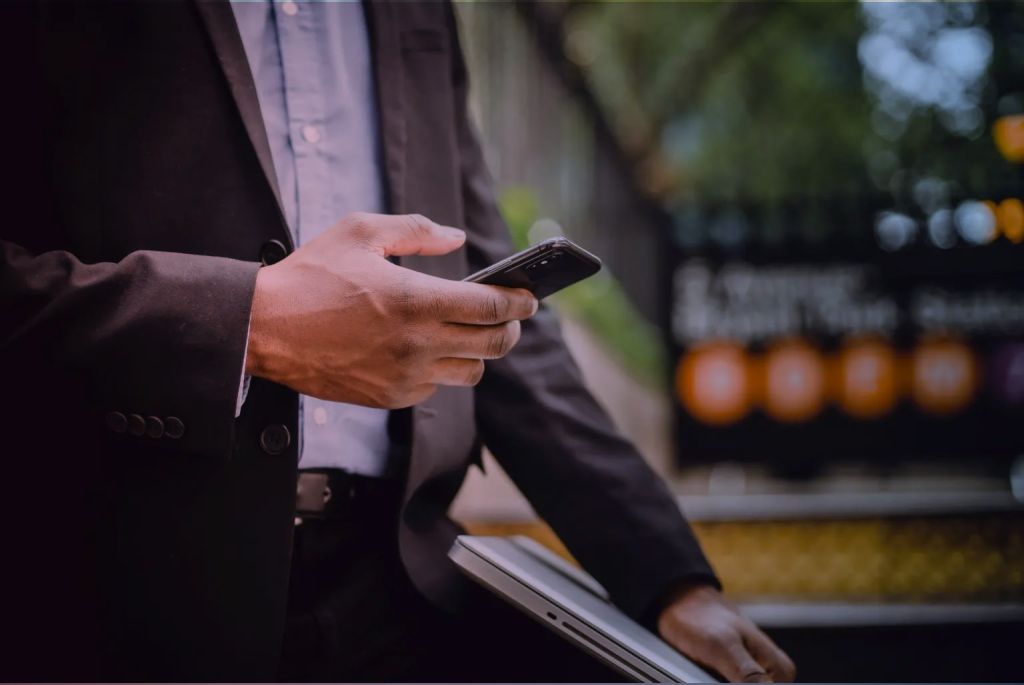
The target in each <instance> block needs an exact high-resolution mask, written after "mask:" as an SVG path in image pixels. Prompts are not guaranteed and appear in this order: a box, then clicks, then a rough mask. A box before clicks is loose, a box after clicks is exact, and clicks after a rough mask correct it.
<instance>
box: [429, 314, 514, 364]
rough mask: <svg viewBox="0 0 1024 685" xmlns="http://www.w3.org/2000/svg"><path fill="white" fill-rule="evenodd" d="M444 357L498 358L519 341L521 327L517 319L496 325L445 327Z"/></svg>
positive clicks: (454, 325)
mask: <svg viewBox="0 0 1024 685" xmlns="http://www.w3.org/2000/svg"><path fill="white" fill-rule="evenodd" d="M445 331H446V340H445V347H444V350H443V352H444V354H443V355H442V356H444V357H458V358H460V359H500V358H502V357H504V356H505V355H506V354H508V353H509V352H510V351H511V350H512V348H513V347H515V345H516V343H517V342H519V336H520V334H521V328H520V325H519V322H518V321H509V322H508V323H503V324H498V325H496V326H461V325H457V324H450V325H448V326H447V327H446V329H445Z"/></svg>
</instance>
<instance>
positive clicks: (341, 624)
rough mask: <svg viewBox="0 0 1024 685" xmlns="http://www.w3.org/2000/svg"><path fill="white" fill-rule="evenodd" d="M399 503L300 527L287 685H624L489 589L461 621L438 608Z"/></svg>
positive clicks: (374, 497) (396, 493)
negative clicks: (403, 543)
mask: <svg viewBox="0 0 1024 685" xmlns="http://www.w3.org/2000/svg"><path fill="white" fill-rule="evenodd" d="M400 495H401V491H400V488H398V487H395V488H387V487H385V488H382V489H381V490H380V491H378V492H374V493H372V494H371V495H364V493H362V492H360V493H358V494H357V495H356V497H355V498H354V499H353V500H352V501H348V502H346V503H345V504H346V506H344V507H341V508H340V509H336V510H335V512H334V514H333V515H332V516H331V517H329V518H324V519H323V520H317V519H312V520H304V521H303V523H301V524H300V525H298V526H297V527H296V531H295V550H294V558H293V562H292V580H291V594H290V599H289V619H288V628H287V632H286V635H285V642H284V649H283V655H282V666H281V673H280V680H281V681H282V682H392V683H398V682H407V683H409V682H477V683H484V682H547V683H550V682H622V681H623V679H622V677H621V676H619V675H618V674H617V673H616V672H614V671H612V670H610V669H607V668H606V667H604V666H603V665H602V664H600V663H599V662H597V661H596V660H594V659H593V658H591V657H589V656H588V655H586V654H584V653H583V652H582V651H580V650H578V649H577V648H576V647H575V646H574V645H572V644H571V643H569V642H566V641H565V640H564V639H563V638H561V637H560V636H558V635H556V634H554V633H552V632H550V631H549V630H548V629H547V628H545V627H544V626H542V625H541V624H540V623H538V622H536V621H534V620H533V619H532V618H530V617H528V616H526V615H525V614H522V613H520V612H519V611H518V610H516V609H514V608H512V607H510V606H509V605H507V604H505V603H504V602H503V601H502V600H499V599H497V598H495V597H493V596H492V595H491V594H490V593H487V592H485V591H483V590H479V591H477V592H475V593H474V594H473V595H472V597H471V598H470V601H468V602H467V603H466V604H467V609H466V610H465V611H464V612H462V613H460V614H458V615H451V614H448V613H447V612H444V611H442V610H440V609H438V608H436V607H434V606H433V605H432V604H430V603H429V602H428V601H427V600H426V599H425V598H423V597H422V596H421V595H420V594H419V593H418V592H417V591H416V589H415V588H414V587H413V585H412V583H411V582H410V580H409V578H408V577H407V575H406V573H405V570H404V568H403V565H402V563H401V561H400V560H399V556H398V549H397V547H398V542H397V516H398V507H399V498H400ZM339 496H345V495H342V494H340V493H339V495H335V497H339ZM360 496H362V497H363V501H362V502H358V501H355V500H358V499H359V498H360ZM346 499H347V497H346ZM474 589H476V588H474Z"/></svg>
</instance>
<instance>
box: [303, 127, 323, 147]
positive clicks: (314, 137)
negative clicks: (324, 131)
mask: <svg viewBox="0 0 1024 685" xmlns="http://www.w3.org/2000/svg"><path fill="white" fill-rule="evenodd" d="M302 137H303V138H305V139H306V142H307V143H318V142H320V131H319V130H317V128H316V126H306V127H304V128H303V129H302Z"/></svg>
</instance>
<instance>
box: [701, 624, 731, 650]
mask: <svg viewBox="0 0 1024 685" xmlns="http://www.w3.org/2000/svg"><path fill="white" fill-rule="evenodd" d="M704 639H705V640H706V641H707V643H708V645H709V646H711V647H713V648H714V649H718V650H722V649H725V648H727V647H729V646H730V645H731V644H732V643H733V642H734V641H735V634H734V633H733V632H732V631H730V630H726V629H723V628H708V629H707V630H706V631H705V632H704Z"/></svg>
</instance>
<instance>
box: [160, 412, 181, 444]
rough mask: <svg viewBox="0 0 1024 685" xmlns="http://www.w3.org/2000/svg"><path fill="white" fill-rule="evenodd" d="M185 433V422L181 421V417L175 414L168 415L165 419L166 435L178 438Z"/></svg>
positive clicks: (173, 438) (174, 438)
mask: <svg viewBox="0 0 1024 685" xmlns="http://www.w3.org/2000/svg"><path fill="white" fill-rule="evenodd" d="M184 434H185V424H183V423H182V422H181V419H179V418H177V417H175V416H168V417H167V418H166V419H164V435H166V436H167V437H169V438H171V439H172V440H177V439H178V438H180V437H181V436H182V435H184Z"/></svg>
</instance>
